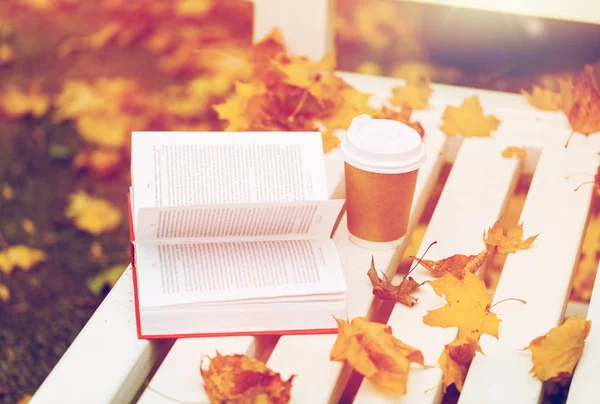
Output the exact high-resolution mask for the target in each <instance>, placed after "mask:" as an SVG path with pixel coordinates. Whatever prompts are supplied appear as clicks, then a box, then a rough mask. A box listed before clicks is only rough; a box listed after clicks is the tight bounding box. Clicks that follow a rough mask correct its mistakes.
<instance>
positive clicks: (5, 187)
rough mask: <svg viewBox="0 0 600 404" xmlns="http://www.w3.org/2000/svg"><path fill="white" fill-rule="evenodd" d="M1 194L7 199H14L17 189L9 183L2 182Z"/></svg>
mask: <svg viewBox="0 0 600 404" xmlns="http://www.w3.org/2000/svg"><path fill="white" fill-rule="evenodd" d="M0 195H2V198H4V199H5V200H7V201H10V200H12V199H13V198H14V197H15V190H14V189H13V187H11V186H10V185H9V184H2V186H1V187H0Z"/></svg>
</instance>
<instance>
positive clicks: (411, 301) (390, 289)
mask: <svg viewBox="0 0 600 404" xmlns="http://www.w3.org/2000/svg"><path fill="white" fill-rule="evenodd" d="M367 276H368V277H369V280H370V281H371V284H372V285H373V294H374V295H375V296H377V297H378V298H380V299H383V300H394V301H397V302H399V303H402V304H403V305H405V306H408V307H412V306H414V305H415V303H416V302H417V301H418V300H419V299H417V298H416V297H413V296H411V293H413V292H414V291H415V290H417V289H418V288H419V286H421V285H419V284H418V283H417V282H416V281H415V280H414V279H413V278H412V277H410V276H409V277H406V276H405V277H404V278H403V279H402V282H400V285H397V286H394V285H392V282H391V281H390V280H389V279H388V277H387V276H386V275H385V274H383V273H382V276H383V279H381V278H379V276H378V275H377V270H376V269H375V262H374V260H373V257H371V268H369V271H368V272H367Z"/></svg>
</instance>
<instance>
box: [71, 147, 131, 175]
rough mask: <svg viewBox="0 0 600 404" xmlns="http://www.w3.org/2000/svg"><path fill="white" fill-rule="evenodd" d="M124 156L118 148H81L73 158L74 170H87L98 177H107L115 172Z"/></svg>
mask: <svg viewBox="0 0 600 404" xmlns="http://www.w3.org/2000/svg"><path fill="white" fill-rule="evenodd" d="M123 160H124V158H123V155H122V153H121V152H120V151H119V150H114V149H96V150H82V151H80V152H79V153H77V155H76V156H75V158H74V159H73V163H72V164H73V167H74V168H75V169H76V170H78V171H79V170H89V171H91V172H92V173H94V174H95V175H96V176H98V177H100V178H108V177H110V176H112V175H114V174H116V173H117V171H118V170H119V168H120V167H121V165H122V162H123Z"/></svg>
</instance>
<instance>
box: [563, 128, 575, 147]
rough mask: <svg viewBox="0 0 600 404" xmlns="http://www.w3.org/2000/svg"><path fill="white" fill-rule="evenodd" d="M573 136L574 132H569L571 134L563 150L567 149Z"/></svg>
mask: <svg viewBox="0 0 600 404" xmlns="http://www.w3.org/2000/svg"><path fill="white" fill-rule="evenodd" d="M574 134H575V131H573V132H571V134H570V135H569V138H568V139H567V143H565V149H566V148H567V147H569V142H570V141H571V138H572V137H573V135H574Z"/></svg>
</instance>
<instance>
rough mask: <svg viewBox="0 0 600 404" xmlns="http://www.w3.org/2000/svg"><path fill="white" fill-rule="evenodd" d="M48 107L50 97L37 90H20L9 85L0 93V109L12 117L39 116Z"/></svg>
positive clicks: (44, 112) (46, 110) (43, 113)
mask: <svg viewBox="0 0 600 404" xmlns="http://www.w3.org/2000/svg"><path fill="white" fill-rule="evenodd" d="M49 108H50V99H49V98H48V96H46V95H45V94H42V93H41V92H39V91H37V90H30V91H27V92H25V91H22V90H20V89H17V88H15V87H11V88H9V89H8V90H6V91H5V92H4V93H3V94H2V95H0V109H2V111H4V113H5V114H6V115H7V116H8V117H9V118H12V119H18V118H22V117H25V116H29V115H30V116H33V117H34V118H40V117H41V116H43V115H45V114H46V112H48V109H49Z"/></svg>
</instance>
